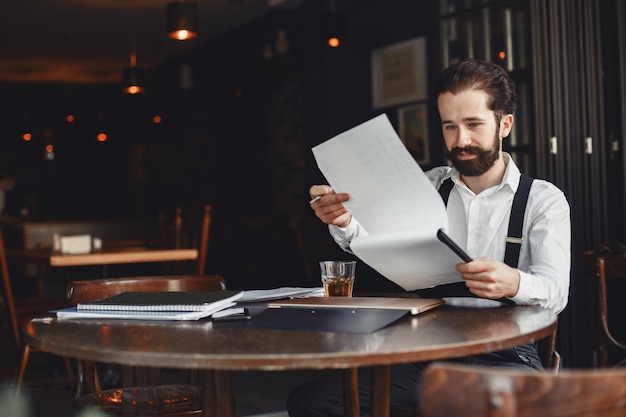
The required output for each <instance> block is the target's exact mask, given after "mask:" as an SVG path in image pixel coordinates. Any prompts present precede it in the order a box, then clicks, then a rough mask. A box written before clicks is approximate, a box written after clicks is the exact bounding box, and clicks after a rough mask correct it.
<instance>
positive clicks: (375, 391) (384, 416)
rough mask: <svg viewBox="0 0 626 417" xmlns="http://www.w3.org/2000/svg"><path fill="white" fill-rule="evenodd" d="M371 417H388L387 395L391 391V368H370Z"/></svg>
mask: <svg viewBox="0 0 626 417" xmlns="http://www.w3.org/2000/svg"><path fill="white" fill-rule="evenodd" d="M371 385H372V387H371V390H372V392H371V397H372V399H371V402H372V403H371V407H372V409H371V415H372V417H389V408H390V406H391V405H390V402H389V395H390V392H389V391H390V389H391V368H390V367H389V366H385V365H381V366H374V367H373V368H372V382H371Z"/></svg>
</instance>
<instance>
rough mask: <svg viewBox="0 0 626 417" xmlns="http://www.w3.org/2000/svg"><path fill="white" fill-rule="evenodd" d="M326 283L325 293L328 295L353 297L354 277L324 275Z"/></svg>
mask: <svg viewBox="0 0 626 417" xmlns="http://www.w3.org/2000/svg"><path fill="white" fill-rule="evenodd" d="M322 282H323V283H324V295H325V296H326V297H352V287H353V285H354V277H350V278H328V277H322Z"/></svg>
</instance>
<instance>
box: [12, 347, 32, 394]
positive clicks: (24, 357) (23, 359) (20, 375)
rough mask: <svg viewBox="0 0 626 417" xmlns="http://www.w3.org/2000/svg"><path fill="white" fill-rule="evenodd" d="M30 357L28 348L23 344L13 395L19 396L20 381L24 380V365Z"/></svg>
mask: <svg viewBox="0 0 626 417" xmlns="http://www.w3.org/2000/svg"><path fill="white" fill-rule="evenodd" d="M29 357H30V346H28V345H27V344H24V345H23V347H22V357H21V359H20V367H19V370H18V374H17V378H16V384H15V385H16V387H15V393H16V394H18V395H19V393H20V389H21V388H22V381H23V380H24V373H25V372H26V365H28V359H29Z"/></svg>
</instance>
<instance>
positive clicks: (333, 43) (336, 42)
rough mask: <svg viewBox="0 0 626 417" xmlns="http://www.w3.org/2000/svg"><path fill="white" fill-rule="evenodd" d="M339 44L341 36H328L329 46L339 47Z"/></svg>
mask: <svg viewBox="0 0 626 417" xmlns="http://www.w3.org/2000/svg"><path fill="white" fill-rule="evenodd" d="M339 44H340V42H339V38H328V46H330V47H331V48H337V47H339Z"/></svg>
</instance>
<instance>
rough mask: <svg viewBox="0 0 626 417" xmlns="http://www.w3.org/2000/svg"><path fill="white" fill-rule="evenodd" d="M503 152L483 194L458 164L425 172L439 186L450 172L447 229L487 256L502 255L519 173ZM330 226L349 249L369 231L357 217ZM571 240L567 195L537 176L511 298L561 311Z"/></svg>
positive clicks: (473, 251)
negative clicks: (499, 175) (500, 171)
mask: <svg viewBox="0 0 626 417" xmlns="http://www.w3.org/2000/svg"><path fill="white" fill-rule="evenodd" d="M503 157H504V161H505V163H506V166H507V167H506V171H505V173H504V178H503V179H502V182H501V183H500V184H498V185H496V186H494V187H491V188H488V189H486V190H484V191H482V192H481V193H479V194H474V192H472V191H471V190H470V189H469V188H467V186H466V185H465V184H464V183H463V181H461V179H460V174H459V172H458V171H457V170H456V169H455V168H450V167H437V168H433V169H431V170H430V171H427V172H426V176H427V177H428V179H429V180H430V181H431V182H432V184H433V186H435V187H436V188H437V189H439V187H440V186H441V183H442V182H443V181H444V180H445V179H446V178H452V181H453V182H454V184H455V186H454V187H453V189H452V191H451V192H450V196H449V198H448V205H447V212H448V222H449V234H450V236H451V237H452V239H454V240H455V241H456V242H457V243H458V244H459V245H460V246H462V247H464V248H465V249H466V251H467V253H468V254H469V255H470V256H471V257H473V258H478V257H481V256H489V257H491V258H493V259H497V260H499V261H502V262H503V261H504V252H505V248H506V237H507V233H508V227H509V217H510V215H511V205H512V203H513V196H514V195H515V192H516V191H517V187H518V185H519V178H520V175H521V174H520V171H519V169H518V167H517V165H515V163H514V162H513V160H512V159H511V158H510V155H508V154H506V153H503ZM329 230H330V234H331V236H332V237H333V238H334V239H335V241H336V242H337V243H338V244H339V245H340V246H341V247H342V248H343V249H344V250H346V251H350V249H349V245H350V242H351V241H352V239H353V238H354V237H356V236H366V235H367V234H368V233H367V231H366V230H365V229H364V228H363V227H362V226H361V225H360V224H359V222H358V221H357V219H355V218H352V220H351V222H350V224H348V226H346V227H337V226H332V225H331V226H329ZM570 240H571V224H570V208H569V204H568V202H567V199H566V198H565V195H564V194H563V192H562V191H561V190H559V189H558V188H557V187H556V186H554V185H553V184H551V183H549V182H547V181H544V180H539V179H535V180H534V181H533V184H532V187H531V190H530V194H529V196H528V203H527V206H526V213H525V215H524V227H523V229H522V246H521V250H520V256H519V262H518V266H517V267H518V270H519V272H520V284H519V289H518V291H517V294H516V295H515V296H514V297H510V299H511V300H512V301H514V302H515V303H517V304H538V305H540V306H542V307H545V308H548V309H551V310H553V311H554V312H555V313H557V314H558V313H560V312H561V311H563V309H564V308H565V306H566V305H567V301H568V294H569V281H570V257H571V249H570Z"/></svg>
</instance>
